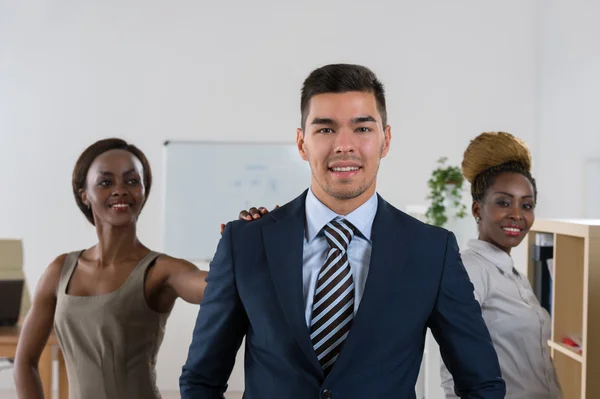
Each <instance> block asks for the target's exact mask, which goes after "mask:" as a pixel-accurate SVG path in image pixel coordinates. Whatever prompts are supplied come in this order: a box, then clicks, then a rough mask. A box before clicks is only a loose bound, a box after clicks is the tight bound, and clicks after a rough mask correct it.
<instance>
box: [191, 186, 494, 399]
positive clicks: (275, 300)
mask: <svg viewBox="0 0 600 399" xmlns="http://www.w3.org/2000/svg"><path fill="white" fill-rule="evenodd" d="M305 198H306V192H304V193H303V194H302V195H301V196H299V197H298V198H296V199H295V200H293V201H292V202H290V203H288V204H286V205H284V206H282V207H280V208H279V209H275V210H273V211H272V212H270V213H269V214H267V215H265V216H263V217H262V218H261V219H260V220H256V221H252V222H246V221H239V220H238V221H234V222H230V223H228V224H227V226H226V228H225V231H224V233H223V236H222V238H221V240H220V242H219V245H218V247H217V251H216V253H215V256H214V258H213V261H212V262H211V264H210V272H209V274H208V278H207V282H208V284H207V287H206V291H205V293H204V301H203V302H202V304H201V307H200V311H199V313H198V318H197V320H196V327H195V328H194V333H193V340H192V343H191V346H190V348H189V354H188V359H187V361H186V363H185V365H184V367H183V372H182V375H181V378H180V388H181V397H182V399H209V398H210V399H213V398H215V399H216V398H223V393H224V392H225V390H226V388H227V381H228V379H229V376H230V374H231V370H232V368H233V366H234V362H235V357H236V353H237V351H238V349H239V347H240V345H241V342H242V339H243V338H244V337H246V344H245V362H244V363H245V364H244V368H245V395H244V398H246V399H271V398H274V399H275V398H286V399H310V398H315V399H316V398H325V399H327V398H341V399H376V398H382V399H390V398H415V384H416V381H417V376H418V373H419V368H420V365H421V360H422V355H423V348H424V343H425V332H426V329H427V328H428V327H429V328H430V329H431V331H432V333H433V335H434V337H435V338H436V340H437V342H438V343H439V345H440V351H441V354H442V359H443V360H444V362H445V363H446V364H447V366H448V369H449V370H450V372H451V373H452V375H453V377H454V382H455V385H456V391H457V393H458V394H459V396H462V397H463V398H486V399H501V398H504V395H505V385H504V381H503V380H502V378H501V374H500V366H499V364H498V358H497V356H496V352H495V350H494V347H493V345H492V342H491V339H490V336H489V333H488V330H487V328H486V326H485V323H484V321H483V319H482V317H481V310H480V307H479V304H478V303H477V302H476V301H475V298H474V295H473V286H472V284H471V282H470V280H469V277H468V275H467V273H466V271H465V269H464V267H463V264H462V262H461V259H460V254H459V250H458V245H457V243H456V239H455V237H454V235H453V234H452V233H450V232H448V231H447V230H444V229H442V228H438V227H433V226H430V225H427V224H424V223H422V222H420V221H418V220H416V219H414V218H412V217H410V216H408V215H406V214H405V213H403V212H401V211H399V210H397V209H396V208H394V207H393V206H391V205H390V204H389V203H387V202H386V201H384V200H383V199H382V198H381V197H379V198H378V200H379V202H378V208H377V214H376V216H375V219H374V221H373V229H372V235H371V240H372V243H373V244H372V245H373V246H372V252H371V262H370V268H369V275H368V277H367V282H366V285H365V290H364V294H363V297H362V300H361V303H360V306H359V309H358V311H357V313H356V316H355V318H354V321H353V324H352V328H351V330H350V333H349V334H348V337H347V339H346V341H345V343H344V346H343V348H342V351H341V353H340V356H339V358H338V360H337V361H336V363H335V364H334V366H333V369H332V370H331V373H330V374H329V375H328V376H327V377H326V378H325V376H324V374H323V370H322V368H321V366H320V365H319V363H318V361H317V357H316V355H315V353H314V350H313V349H312V346H311V341H310V337H309V335H310V334H309V330H308V327H307V325H306V320H305V316H304V314H305V313H304V309H305V305H304V297H303V282H302V250H303V240H304V224H305V215H304V214H305V207H304V202H305Z"/></svg>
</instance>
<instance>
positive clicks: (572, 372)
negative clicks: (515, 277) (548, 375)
mask: <svg viewBox="0 0 600 399" xmlns="http://www.w3.org/2000/svg"><path fill="white" fill-rule="evenodd" d="M540 233H547V234H550V235H552V243H553V257H552V259H553V276H552V279H551V289H550V301H551V309H550V313H551V317H552V336H551V338H550V341H549V342H548V346H549V347H550V353H551V355H552V359H553V361H554V366H555V368H556V372H557V375H558V380H559V382H560V385H561V387H562V390H563V393H564V397H565V399H580V398H581V399H592V398H595V397H598V394H599V392H600V378H599V376H600V220H590V219H588V220H585V219H583V220H574V219H564V220H563V219H539V220H536V221H535V223H534V224H533V226H532V228H531V230H530V232H529V234H528V237H527V244H528V245H527V260H528V265H527V277H528V279H529V281H530V283H531V285H532V287H533V286H536V285H539V281H538V282H536V262H535V261H534V257H535V256H534V255H535V253H534V251H535V246H536V237H537V236H538V235H539V234H540ZM537 270H539V268H538V269H537ZM572 336H577V337H580V338H581V351H579V350H577V349H574V348H572V347H571V346H569V345H566V344H565V343H563V339H564V338H567V337H572Z"/></svg>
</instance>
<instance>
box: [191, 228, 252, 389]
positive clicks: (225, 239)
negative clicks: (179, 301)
mask: <svg viewBox="0 0 600 399" xmlns="http://www.w3.org/2000/svg"><path fill="white" fill-rule="evenodd" d="M231 230H232V226H231V223H228V224H227V226H226V227H225V231H224V232H223V235H222V237H221V240H220V241H219V245H218V246H217V251H216V253H215V256H214V257H213V260H212V262H211V263H210V269H209V272H208V277H207V279H206V281H207V286H206V290H205V292H204V300H203V301H202V303H201V305H200V310H199V312H198V317H197V319H196V326H195V328H194V333H193V337H192V343H191V345H190V348H189V352H188V358H187V361H186V363H185V365H184V366H183V371H182V374H181V377H180V378H179V386H180V391H181V398H182V399H192V398H193V399H222V398H223V397H224V396H223V394H224V392H225V391H226V390H227V381H228V380H229V376H230V375H231V371H232V369H233V366H234V364H235V357H236V354H237V351H238V349H239V347H240V345H241V342H242V339H243V337H244V335H245V333H246V331H247V325H248V318H247V315H246V312H245V310H244V308H243V306H242V303H241V300H240V298H239V295H238V291H237V287H236V283H235V275H234V267H233V251H232V231H231Z"/></svg>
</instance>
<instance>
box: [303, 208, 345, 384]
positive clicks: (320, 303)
mask: <svg viewBox="0 0 600 399" xmlns="http://www.w3.org/2000/svg"><path fill="white" fill-rule="evenodd" d="M324 231H325V237H326V238H327V242H328V243H329V251H328V252H327V260H326V261H325V264H324V265H323V267H322V268H321V270H320V272H319V277H318V280H317V286H316V288H315V295H314V299H313V307H312V317H311V325H310V339H311V341H312V344H313V348H314V349H315V352H316V354H317V359H318V360H319V363H321V366H322V367H323V370H324V371H325V374H328V373H329V371H330V370H331V367H332V366H333V363H334V362H335V361H336V360H337V358H338V356H339V354H340V351H341V349H342V344H343V342H344V340H345V339H346V337H347V336H348V332H349V331H350V326H351V324H352V318H353V316H354V280H353V278H352V270H351V269H350V263H349V262H348V254H347V252H346V251H347V249H348V245H349V244H350V241H352V237H353V236H354V232H355V227H354V226H353V225H352V224H351V223H350V222H348V221H346V220H345V219H340V218H335V219H333V220H332V221H331V222H329V223H327V225H326V226H325V227H324Z"/></svg>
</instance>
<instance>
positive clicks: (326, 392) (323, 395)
mask: <svg viewBox="0 0 600 399" xmlns="http://www.w3.org/2000/svg"><path fill="white" fill-rule="evenodd" d="M321 398H322V399H331V398H333V393H332V392H331V391H330V390H329V389H324V390H323V393H321Z"/></svg>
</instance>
